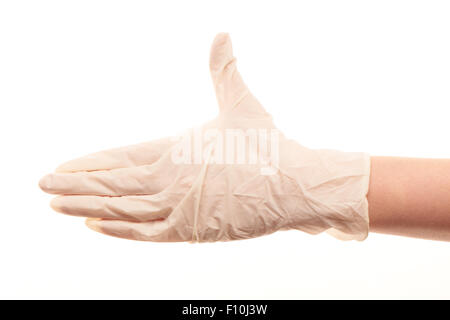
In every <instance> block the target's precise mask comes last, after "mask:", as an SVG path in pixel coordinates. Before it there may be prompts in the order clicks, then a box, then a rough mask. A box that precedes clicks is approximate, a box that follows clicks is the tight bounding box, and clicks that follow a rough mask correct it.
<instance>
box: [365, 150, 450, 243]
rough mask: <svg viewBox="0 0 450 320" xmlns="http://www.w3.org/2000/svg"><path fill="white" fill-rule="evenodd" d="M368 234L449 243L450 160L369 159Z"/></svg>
mask: <svg viewBox="0 0 450 320" xmlns="http://www.w3.org/2000/svg"><path fill="white" fill-rule="evenodd" d="M367 199H368V202H369V219H370V232H377V233H387V234H394V235H400V236H407V237H415V238H423V239H431V240H442V241H450V159H417V158H397V157H372V158H371V175H370V184H369V193H368V195H367Z"/></svg>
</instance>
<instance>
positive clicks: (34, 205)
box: [0, 0, 450, 299]
mask: <svg viewBox="0 0 450 320" xmlns="http://www.w3.org/2000/svg"><path fill="white" fill-rule="evenodd" d="M449 17H450V3H449V2H446V1H307V2H301V1H279V0H277V1H261V0H259V1H229V0H228V1H220V2H219V1H211V0H208V1H193V0H190V1H1V2H0V110H1V117H0V137H1V138H0V139H1V145H0V150H1V158H0V163H1V169H2V173H1V176H0V177H1V180H0V192H1V193H0V194H1V196H0V199H1V202H0V204H1V210H0V215H1V220H0V298H161V299H163V298H187V299H189V298H210V299H215V298H225V299H228V298H234V299H240V298H363V299H364V298H388V299H390V298H450V273H449V270H450V244H449V243H444V242H433V241H426V240H417V239H408V238H401V237H395V236H387V235H377V234H370V235H369V238H368V239H367V240H366V241H364V242H361V243H357V242H340V241H338V240H335V239H333V238H331V237H329V236H328V235H319V236H309V235H306V234H302V233H301V232H299V231H288V232H279V233H277V234H274V235H271V236H267V237H263V238H259V239H254V240H247V241H238V242H231V243H217V244H201V245H191V244H187V243H181V244H155V243H146V242H134V241H129V240H120V239H115V238H110V237H106V236H103V235H101V234H97V233H95V232H92V231H90V230H89V229H87V228H86V227H85V226H84V224H83V220H82V219H77V218H73V217H68V216H64V215H61V214H58V213H55V212H53V211H52V210H51V209H50V208H49V206H48V202H49V200H50V199H51V197H50V196H49V195H46V194H44V193H43V192H42V191H41V190H40V189H39V188H38V181H39V179H40V177H41V176H43V175H44V174H46V173H48V172H51V171H52V170H53V169H54V168H55V167H56V166H57V165H58V164H60V163H61V162H64V161H66V160H69V159H71V158H74V157H78V156H80V155H84V154H86V153H90V152H94V151H98V150H101V149H105V148H111V147H116V146H122V145H128V144H134V143H138V142H143V141H146V140H151V139H156V138H159V137H163V136H168V135H172V134H174V133H179V132H181V130H183V129H186V128H189V127H192V126H194V125H198V124H201V123H203V122H205V121H207V120H210V119H211V118H213V117H214V116H215V115H216V112H217V107H216V101H215V96H214V92H213V90H212V89H213V88H212V85H211V84H210V79H209V70H208V55H209V46H210V43H211V41H212V39H213V38H214V35H215V33H216V32H220V31H227V32H230V34H231V36H232V39H233V44H234V49H235V55H236V56H237V58H238V67H239V69H240V70H241V73H242V74H243V76H244V78H245V80H246V82H247V83H248V84H249V87H250V88H251V90H252V91H253V93H254V94H255V95H256V96H257V97H258V98H259V100H260V101H261V102H262V103H263V105H264V106H265V107H266V109H267V110H269V111H270V112H271V113H272V114H273V116H274V118H275V121H276V124H277V126H278V127H279V128H280V129H281V130H283V131H284V132H285V134H286V135H288V136H289V137H291V138H294V139H296V140H298V141H299V142H300V143H302V144H303V145H305V146H308V147H311V148H334V149H341V150H344V151H366V152H369V153H371V154H374V155H399V156H414V157H447V158H448V157H450V147H449V140H448V137H449V134H450V128H449V115H450V111H449V110H450V94H449V92H450V59H449V57H450V41H449V39H450V18H449Z"/></svg>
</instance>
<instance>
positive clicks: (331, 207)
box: [40, 34, 370, 242]
mask: <svg viewBox="0 0 450 320" xmlns="http://www.w3.org/2000/svg"><path fill="white" fill-rule="evenodd" d="M210 70H211V76H212V80H213V84H214V88H215V91H216V96H217V101H218V105H219V115H218V117H217V118H216V119H214V120H212V121H210V122H208V123H207V124H205V125H204V126H203V127H201V128H196V129H195V130H192V131H190V133H189V134H187V135H186V136H185V137H182V138H181V139H174V138H165V139H161V140H157V141H152V142H148V143H144V144H139V145H134V146H129V147H124V148H118V149H113V150H107V151H103V152H99V153H95V154H91V155H88V156H85V157H82V158H79V159H76V160H72V161H69V162H67V163H64V164H62V165H61V166H59V167H58V168H57V170H56V172H55V173H53V174H50V175H47V176H45V177H44V178H43V179H42V180H41V181H40V186H41V188H42V189H43V190H44V191H46V192H48V193H52V194H58V195H59V196H58V197H56V198H55V199H54V200H53V201H52V203H51V206H52V207H53V208H54V209H55V210H56V211H58V212H62V213H65V214H69V215H73V216H80V217H87V218H88V219H87V225H88V226H89V227H90V228H92V229H94V230H96V231H99V232H101V233H104V234H107V235H111V236H116V237H121V238H127V239H134V240H148V241H170V242H171V241H200V242H204V241H226V240H237V239H248V238H253V237H257V236H262V235H266V234H270V233H273V232H275V231H278V230H288V229H297V230H302V231H304V232H308V233H311V234H317V233H320V232H323V231H328V232H330V233H331V234H332V235H334V236H336V237H338V238H340V239H355V240H363V239H365V238H366V236H367V233H368V226H369V220H368V204H367V199H366V194H367V192H368V185H369V170H370V160H369V156H368V155H367V154H364V153H345V152H339V151H332V150H311V149H308V148H305V147H303V146H301V145H299V144H298V143H297V142H295V141H293V140H289V139H287V138H285V137H284V136H283V135H282V133H281V132H279V131H278V130H277V129H276V127H275V125H274V123H273V121H272V118H271V116H270V115H269V114H268V113H267V112H266V111H265V110H264V108H263V107H262V105H261V104H260V103H259V102H258V100H257V99H256V98H255V97H254V96H253V95H252V94H251V92H250V91H249V89H248V88H247V86H246V85H245V83H244V82H243V80H242V77H241V75H240V73H239V72H238V71H237V68H236V59H235V58H234V56H233V52H232V47H231V41H230V38H229V36H228V35H227V34H219V35H217V36H216V38H215V40H214V42H213V45H212V48H211V58H210ZM240 135H241V137H239V136H240ZM242 135H243V138H242ZM199 136H200V139H198V137H199ZM196 137H197V139H196ZM240 138H242V139H241V140H239V139H240ZM230 141H232V142H233V143H234V145H233V143H230ZM239 141H240V142H239ZM199 145H200V148H199ZM230 145H231V148H228V147H229V146H230ZM230 152H231V153H232V154H231V155H230ZM242 155H244V156H242ZM241 156H242V157H241Z"/></svg>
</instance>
